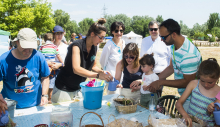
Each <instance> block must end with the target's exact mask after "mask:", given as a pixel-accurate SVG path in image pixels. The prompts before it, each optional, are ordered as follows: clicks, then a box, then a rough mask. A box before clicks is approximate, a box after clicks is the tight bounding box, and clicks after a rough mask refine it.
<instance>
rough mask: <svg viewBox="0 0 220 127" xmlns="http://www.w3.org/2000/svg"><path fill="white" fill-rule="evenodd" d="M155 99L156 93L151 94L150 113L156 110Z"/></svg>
mask: <svg viewBox="0 0 220 127" xmlns="http://www.w3.org/2000/svg"><path fill="white" fill-rule="evenodd" d="M155 105H156V104H155V100H154V94H151V99H150V103H149V110H150V113H151V114H153V113H154V111H155Z"/></svg>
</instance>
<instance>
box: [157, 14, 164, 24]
mask: <svg viewBox="0 0 220 127" xmlns="http://www.w3.org/2000/svg"><path fill="white" fill-rule="evenodd" d="M156 21H157V22H159V23H162V22H163V17H162V15H158V16H157V18H156Z"/></svg>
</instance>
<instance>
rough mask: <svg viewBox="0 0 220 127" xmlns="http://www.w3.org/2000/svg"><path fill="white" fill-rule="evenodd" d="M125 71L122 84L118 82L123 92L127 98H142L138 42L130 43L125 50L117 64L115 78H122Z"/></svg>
mask: <svg viewBox="0 0 220 127" xmlns="http://www.w3.org/2000/svg"><path fill="white" fill-rule="evenodd" d="M122 72H123V73H124V76H123V81H122V84H118V85H117V87H118V88H122V89H121V94H122V95H125V97H127V98H133V99H134V100H137V101H138V100H139V99H140V96H141V94H140V88H141V87H140V84H141V79H142V74H143V72H142V70H141V66H140V64H139V49H138V46H137V44H135V43H129V44H127V45H126V46H125V48H124V50H123V58H122V60H121V61H119V62H118V64H117V66H116V73H115V79H117V80H119V81H120V79H121V74H122Z"/></svg>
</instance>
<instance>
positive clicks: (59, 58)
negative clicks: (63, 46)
mask: <svg viewBox="0 0 220 127" xmlns="http://www.w3.org/2000/svg"><path fill="white" fill-rule="evenodd" d="M56 56H57V59H58V60H59V61H60V63H63V64H64V61H63V60H62V58H61V56H60V54H57V55H56Z"/></svg>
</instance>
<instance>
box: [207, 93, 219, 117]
mask: <svg viewBox="0 0 220 127" xmlns="http://www.w3.org/2000/svg"><path fill="white" fill-rule="evenodd" d="M215 98H216V100H215V102H212V103H210V104H209V106H208V108H207V109H208V112H209V114H212V113H213V111H214V110H215V106H214V103H216V102H217V103H220V92H219V93H218V94H217V95H216V97H215ZM216 108H217V109H219V108H220V107H218V106H217V107H216Z"/></svg>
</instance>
